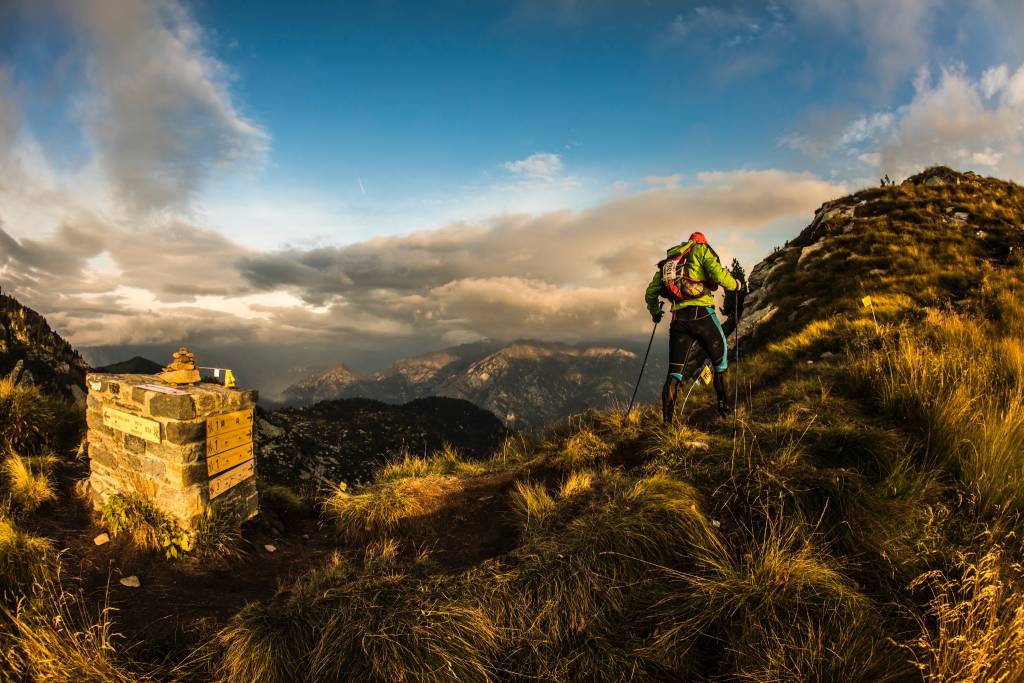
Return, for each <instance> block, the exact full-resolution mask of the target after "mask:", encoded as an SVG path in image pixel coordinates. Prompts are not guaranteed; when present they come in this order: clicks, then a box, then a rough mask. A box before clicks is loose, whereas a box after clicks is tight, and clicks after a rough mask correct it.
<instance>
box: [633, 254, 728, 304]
mask: <svg viewBox="0 0 1024 683" xmlns="http://www.w3.org/2000/svg"><path fill="white" fill-rule="evenodd" d="M689 245H690V243H689V242H685V243H683V244H680V245H678V246H675V247H672V248H671V249H669V250H668V253H667V254H666V255H665V258H671V257H673V256H676V255H678V254H679V252H680V251H682V250H684V249H686V247H688V246H689ZM686 275H687V277H690V278H693V279H694V280H703V281H704V282H707V283H709V284H710V283H715V284H719V285H721V286H723V287H725V288H726V289H728V290H733V289H736V288H737V287H739V284H738V283H737V282H736V280H735V279H734V278H733V276H732V275H730V274H729V271H727V270H726V269H725V268H724V267H723V266H722V264H721V262H719V260H718V256H717V255H716V254H715V252H713V251H711V247H709V246H707V245H706V244H697V245H695V246H694V247H693V258H691V259H690V270H689V272H687V273H686ZM660 296H661V269H660V268H659V269H658V271H657V272H656V273H654V278H653V279H652V280H651V284H649V285H647V295H646V299H647V310H649V311H650V312H651V314H652V315H653V314H654V313H657V312H658V310H659V308H658V299H659V297H660ZM714 305H715V297H714V295H713V294H711V293H710V292H708V293H707V294H705V295H704V296H698V297H696V298H694V299H687V300H686V301H680V302H678V303H677V304H675V305H674V306H672V310H674V311H677V310H679V309H680V308H684V307H686V306H714Z"/></svg>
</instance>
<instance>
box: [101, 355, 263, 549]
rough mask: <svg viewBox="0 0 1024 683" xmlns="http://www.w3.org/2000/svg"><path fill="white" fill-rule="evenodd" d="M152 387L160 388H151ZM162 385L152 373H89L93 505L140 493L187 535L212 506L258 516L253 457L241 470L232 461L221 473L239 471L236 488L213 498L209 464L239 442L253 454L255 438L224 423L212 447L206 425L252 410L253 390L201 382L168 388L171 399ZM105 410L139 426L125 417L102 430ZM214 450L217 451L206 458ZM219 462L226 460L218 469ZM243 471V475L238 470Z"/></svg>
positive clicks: (225, 511) (234, 480)
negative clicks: (112, 410) (210, 458)
mask: <svg viewBox="0 0 1024 683" xmlns="http://www.w3.org/2000/svg"><path fill="white" fill-rule="evenodd" d="M154 385H155V387H156V388H146V387H147V386H151V387H152V386H154ZM160 385H161V382H160V380H159V379H157V378H154V377H153V376H152V375H104V374H91V375H89V377H88V378H87V386H88V387H89V395H88V397H87V407H88V410H87V416H86V420H87V423H88V426H89V434H88V443H89V456H90V469H91V476H90V486H91V490H92V495H93V500H94V504H96V505H101V504H102V501H104V500H106V499H108V498H109V497H110V496H112V495H114V494H115V493H138V494H141V495H143V496H145V497H147V498H149V499H150V500H152V501H153V503H154V504H155V505H156V506H157V507H158V508H160V509H161V510H164V511H165V512H166V513H168V514H170V515H172V516H174V517H175V518H176V519H177V520H178V522H179V523H180V524H181V525H182V526H183V527H185V528H187V529H188V528H193V527H194V524H195V521H196V520H198V519H199V518H200V517H201V515H203V514H204V512H205V511H206V510H207V509H209V508H211V507H213V508H215V509H217V510H218V512H221V513H222V514H227V515H230V516H232V517H234V518H235V519H237V520H238V521H244V520H246V519H249V518H250V517H252V516H254V515H255V514H257V512H258V499H257V493H256V481H255V477H254V476H248V473H249V472H250V471H251V469H250V468H252V466H253V464H254V463H253V461H252V459H251V458H250V459H248V460H245V461H241V462H239V463H237V464H235V461H233V460H232V461H231V463H232V464H231V467H228V468H227V469H226V470H224V472H228V471H232V470H233V471H234V472H235V475H234V477H232V478H231V480H230V483H231V484H233V485H232V486H230V487H229V488H227V490H224V482H223V481H222V482H220V485H219V486H218V487H217V490H216V492H217V493H219V495H216V496H215V497H214V498H213V499H212V500H211V498H210V481H211V476H210V474H209V465H208V463H207V457H208V455H213V454H218V453H219V451H218V450H216V449H220V447H221V446H223V445H224V444H227V443H229V442H230V443H235V442H236V441H239V439H240V440H241V442H245V444H246V445H247V446H249V447H250V448H251V433H250V432H246V433H230V431H224V427H223V425H224V424H226V422H225V420H226V419H227V418H222V419H221V420H220V421H219V422H218V424H219V425H220V427H219V429H220V430H222V432H223V433H222V434H221V435H220V438H219V440H218V439H214V440H212V442H211V441H210V440H208V439H207V420H209V419H216V418H217V416H223V415H227V414H228V413H233V412H235V411H238V410H245V409H251V408H253V407H254V406H255V401H256V392H253V391H238V390H232V389H226V388H224V387H222V386H220V385H215V384H204V383H200V384H196V385H189V386H181V387H170V386H168V390H167V391H170V393H167V391H164V390H161V389H160V388H159V387H160ZM179 392H184V393H179ZM106 408H115V409H117V410H119V411H121V412H123V413H128V414H129V415H133V416H135V417H136V418H140V420H138V421H133V420H134V418H133V419H131V420H130V419H125V417H124V416H121V417H120V418H118V419H117V420H116V421H110V424H105V422H104V410H105V409H106ZM235 419H237V418H235ZM108 421H109V420H108ZM146 421H151V422H148V423H147V422H146ZM152 421H155V422H158V423H159V425H160V429H159V430H154V429H152ZM120 430H126V431H120ZM233 431H234V432H239V430H237V429H236V430H233ZM129 432H135V433H129ZM157 432H158V433H157ZM143 436H145V437H146V438H142V437H143ZM229 437H230V438H229ZM155 439H159V441H156V440H155ZM222 442H223V443H222ZM211 443H212V445H211ZM209 448H213V449H215V450H213V451H211V452H210V453H208V452H207V449H209ZM222 461H223V458H222V459H221V461H218V463H220V462H222ZM242 466H245V469H241V470H234V468H235V467H242ZM224 472H216V473H215V475H214V476H215V477H216V476H219V475H221V474H223V473H224ZM247 476H248V478H246V477H247Z"/></svg>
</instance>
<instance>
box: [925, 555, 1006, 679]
mask: <svg viewBox="0 0 1024 683" xmlns="http://www.w3.org/2000/svg"><path fill="white" fill-rule="evenodd" d="M958 569H959V570H960V571H961V572H962V574H963V576H962V578H960V579H951V578H948V577H946V576H945V575H944V574H942V573H941V572H930V573H928V574H925V575H922V576H921V577H919V578H918V580H917V581H916V582H915V585H918V586H929V587H930V588H931V590H932V592H933V594H934V597H933V598H932V599H931V601H930V603H929V605H928V611H927V614H926V616H925V617H924V618H922V619H921V636H920V637H919V638H918V639H917V641H916V642H914V643H913V644H912V645H911V649H912V650H913V652H914V656H915V659H916V661H917V664H918V667H919V668H920V671H921V675H922V677H923V678H924V680H926V681H934V682H935V683H947V682H949V683H951V682H953V681H992V682H994V683H1004V682H1005V683H1009V682H1010V681H1021V680H1024V575H1022V573H1021V568H1020V565H1016V564H1012V565H1008V564H1007V560H1006V557H1005V553H1004V551H1003V549H1002V548H1000V547H998V546H996V547H993V548H991V549H990V550H989V551H988V552H987V553H985V555H983V556H981V557H978V558H966V557H964V558H962V559H961V561H960V566H959V567H958Z"/></svg>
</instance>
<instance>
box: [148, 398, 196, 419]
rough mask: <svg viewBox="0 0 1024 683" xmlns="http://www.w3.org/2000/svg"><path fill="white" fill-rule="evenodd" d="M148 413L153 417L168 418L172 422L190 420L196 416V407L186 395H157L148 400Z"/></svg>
mask: <svg viewBox="0 0 1024 683" xmlns="http://www.w3.org/2000/svg"><path fill="white" fill-rule="evenodd" d="M149 411H150V413H151V414H152V415H153V417H169V418H171V419H172V420H191V419H192V418H194V417H195V416H196V406H195V403H194V402H193V401H192V397H191V396H190V395H188V394H185V395H183V396H176V395H174V394H157V395H156V396H154V397H153V398H151V399H149Z"/></svg>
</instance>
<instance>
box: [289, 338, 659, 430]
mask: <svg viewBox="0 0 1024 683" xmlns="http://www.w3.org/2000/svg"><path fill="white" fill-rule="evenodd" d="M638 360H639V359H638V358H637V354H636V353H634V352H633V351H630V350H628V349H624V348H620V347H616V346H612V345H608V344H567V343H564V342H550V341H543V340H535V339H517V340H513V341H511V342H507V343H502V342H497V341H490V340H488V341H482V342H476V343H473V344H463V345H459V346H454V347H450V348H446V349H441V350H439V351H433V352H429V353H424V354H419V355H417V356H411V357H408V358H403V359H399V360H398V361H396V362H395V363H393V364H392V365H391V366H389V367H388V368H386V369H384V370H382V371H380V372H377V373H374V374H373V375H371V376H369V377H365V378H360V377H358V376H357V375H355V373H350V374H348V375H347V376H346V379H347V380H348V381H345V382H338V381H336V380H335V378H336V376H337V374H338V373H339V372H344V369H347V368H345V366H344V365H339V366H334V367H331V368H328V369H327V370H324V371H322V372H320V373H316V374H314V375H311V376H310V377H307V378H306V379H304V380H302V381H300V382H298V383H296V384H293V385H292V386H291V387H289V389H288V390H287V391H286V392H285V397H286V401H288V402H289V403H292V404H302V403H311V402H315V401H317V400H324V399H332V398H356V397H365V398H373V399H376V400H380V401H384V402H386V403H393V404H398V403H405V402H407V401H410V400H415V399H417V398H425V397H427V396H446V397H451V398H461V399H465V400H469V401H472V402H473V403H476V404H477V405H479V406H481V407H483V408H485V409H487V410H490V411H491V412H493V413H494V414H495V415H498V417H499V418H501V419H502V420H504V421H505V422H506V424H509V425H511V426H519V427H523V426H525V427H529V428H533V427H539V426H541V425H543V424H545V423H546V422H550V421H551V420H555V419H559V418H562V417H565V416H566V415H569V414H573V413H578V412H583V411H585V410H587V409H591V408H600V407H607V406H608V405H610V404H611V403H613V402H614V401H622V400H623V399H624V398H628V396H629V392H630V391H631V390H632V382H633V381H635V379H636V372H637V370H638V366H637V361H638Z"/></svg>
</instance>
